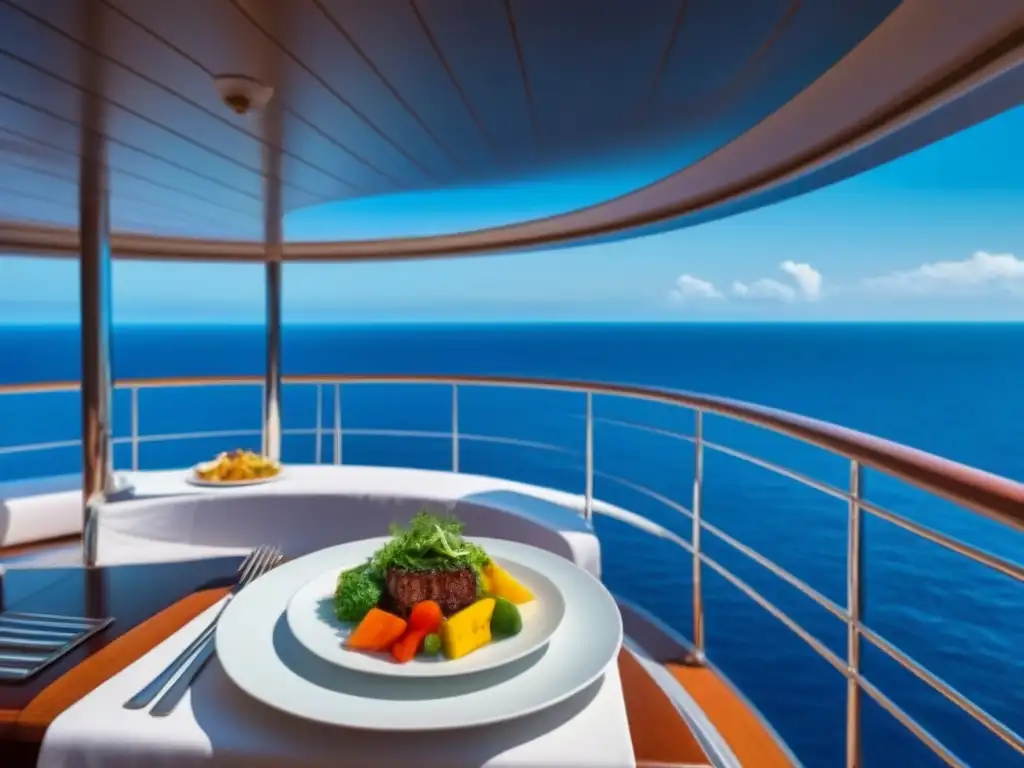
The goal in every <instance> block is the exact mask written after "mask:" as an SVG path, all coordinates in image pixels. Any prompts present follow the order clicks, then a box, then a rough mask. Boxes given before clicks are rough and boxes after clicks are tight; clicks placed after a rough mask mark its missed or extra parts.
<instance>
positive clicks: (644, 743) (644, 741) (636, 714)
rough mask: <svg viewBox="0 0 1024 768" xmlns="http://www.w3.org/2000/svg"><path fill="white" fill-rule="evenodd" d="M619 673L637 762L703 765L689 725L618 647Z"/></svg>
mask: <svg viewBox="0 0 1024 768" xmlns="http://www.w3.org/2000/svg"><path fill="white" fill-rule="evenodd" d="M619 676H620V677H621V678H622V694H623V697H624V698H625V701H626V714H627V716H628V717H629V732H630V736H631V738H632V740H633V754H634V755H635V756H636V760H637V764H638V765H641V764H643V763H655V764H673V763H682V764H686V765H706V764H707V763H708V757H707V755H705V754H704V750H703V749H702V748H701V746H700V744H699V743H698V741H697V739H696V737H695V736H694V735H693V732H692V731H691V730H690V727H689V725H687V723H686V721H685V720H683V718H682V717H681V716H680V714H679V711H678V710H677V709H676V707H675V705H674V704H673V703H672V701H671V699H669V697H668V696H667V695H666V694H665V692H664V691H663V690H661V688H660V687H659V686H658V684H657V683H656V682H654V680H653V679H652V678H651V676H650V675H649V674H647V671H646V670H645V669H644V668H643V667H642V666H640V662H638V661H637V660H636V659H635V658H634V657H633V654H631V653H630V652H629V651H628V650H626V649H625V648H623V649H622V650H621V651H619Z"/></svg>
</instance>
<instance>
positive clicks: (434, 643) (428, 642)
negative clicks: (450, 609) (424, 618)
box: [423, 633, 441, 656]
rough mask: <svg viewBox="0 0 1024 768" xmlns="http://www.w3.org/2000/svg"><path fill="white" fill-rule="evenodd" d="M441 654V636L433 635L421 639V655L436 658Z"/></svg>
mask: <svg viewBox="0 0 1024 768" xmlns="http://www.w3.org/2000/svg"><path fill="white" fill-rule="evenodd" d="M439 653H441V636H440V635H438V634H436V633H434V634H429V635H427V636H426V637H425V638H423V655H424V656H437V655H438V654H439Z"/></svg>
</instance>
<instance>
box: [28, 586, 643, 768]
mask: <svg viewBox="0 0 1024 768" xmlns="http://www.w3.org/2000/svg"><path fill="white" fill-rule="evenodd" d="M215 610H216V606H215V607H213V608H211V609H209V610H208V611H206V612H205V613H204V614H202V615H200V616H199V617H197V618H196V619H195V620H193V621H192V622H191V623H189V624H188V625H186V626H185V627H184V628H183V629H182V630H181V631H179V632H177V633H176V634H175V635H173V636H172V637H170V638H168V639H167V640H166V641H164V642H163V643H162V644H160V645H159V646H157V647H156V648H154V649H153V650H152V651H151V652H150V653H148V654H146V655H145V656H143V657H142V658H141V659H139V660H138V661H137V662H135V663H134V664H132V665H131V666H129V667H128V668H127V669H125V670H123V671H122V672H121V673H120V674H118V675H115V676H114V677H113V678H111V679H110V680H108V681H107V682H105V683H104V684H103V685H101V686H100V687H98V688H97V689H96V690H94V691H93V692H92V693H90V694H89V695H88V696H86V697H85V698H84V699H82V700H81V701H79V702H78V703H77V704H75V705H74V706H72V707H71V708H69V709H68V710H67V711H65V712H64V713H63V714H61V715H59V716H58V717H57V719H56V720H55V721H54V722H53V724H52V725H51V726H50V728H49V730H48V731H47V733H46V736H45V738H44V740H43V745H42V750H41V752H40V757H39V766H40V768H72V767H73V768H158V767H162V766H168V768H170V767H171V766H173V767H174V768H187V766H193V765H196V766H198V765H202V766H218V767H220V766H238V767H239V768H243V767H244V768H266V767H267V766H282V767H284V766H288V767H289V768H304V767H305V766H328V765H329V766H340V767H343V768H344V767H347V766H352V768H373V767H374V766H410V767H411V768H419V767H420V766H438V768H441V767H442V766H443V768H460V767H462V766H466V767H468V766H493V767H498V766H507V767H508V768H513V767H515V768H519V767H522V766H538V767H543V768H555V767H556V766H581V767H587V768H591V767H593V768H598V767H599V766H607V767H608V768H620V767H625V766H629V767H632V766H635V764H636V763H635V760H634V757H633V749H632V745H631V742H630V734H629V724H628V721H627V718H626V709H625V703H624V700H623V695H622V685H621V682H620V679H619V673H618V668H617V666H615V665H612V667H611V668H610V669H609V670H608V672H607V673H606V674H605V676H604V677H603V679H602V680H599V681H598V682H597V683H595V684H594V685H593V686H591V687H590V688H589V689H587V690H585V691H583V692H581V693H580V694H577V695H576V696H574V697H573V698H571V699H569V700H568V701H565V702H562V703H561V704H558V705H555V706H554V707H551V708H549V709H547V710H544V711H542V712H539V713H536V714H534V715H531V716H529V717H526V718H523V719H519V720H515V721H510V722H508V723H503V724H500V725H495V726H485V727H481V728H470V729H465V730H462V731H458V732H444V733H441V732H439V733H425V734H389V733H371V732H365V731H355V730H348V729H341V728H331V727H327V726H321V725H318V724H314V723H308V722H305V721H301V720H298V719H295V718H291V717H289V716H287V715H284V714H281V713H278V712H275V711H274V710H271V709H269V708H267V707H265V706H264V705H262V704H260V703H258V702H256V701H254V700H252V699H250V698H249V697H248V696H246V695H245V694H244V693H242V692H241V691H239V690H238V689H237V688H235V686H234V685H233V684H232V683H231V681H230V680H229V679H228V678H227V676H226V675H225V673H224V670H223V668H222V667H221V666H220V663H219V662H218V661H217V659H216V658H213V659H212V660H211V661H210V663H209V664H208V665H207V668H206V669H205V670H204V671H203V673H202V675H200V677H199V680H198V681H197V682H196V684H195V685H194V687H193V689H192V690H191V691H190V692H189V693H188V694H186V696H185V698H184V699H183V700H182V701H181V703H180V704H179V705H178V708H177V709H176V710H175V711H174V712H173V713H172V714H171V715H170V716H168V717H166V718H154V717H150V715H149V714H148V713H147V712H146V711H145V710H136V711H129V710H126V709H124V708H123V707H122V706H121V705H122V704H123V703H124V701H125V700H126V699H128V698H129V697H130V696H131V695H133V694H134V693H135V692H136V691H137V690H138V689H139V688H141V687H142V686H143V685H144V684H145V683H146V682H148V681H149V680H150V679H152V677H153V676H154V675H156V674H157V673H158V672H159V671H160V670H161V669H163V668H164V666H165V665H166V664H168V663H169V662H170V661H171V660H172V659H173V658H174V657H175V656H176V655H177V654H178V653H179V652H180V651H181V650H182V649H183V648H184V647H185V646H186V645H187V644H188V643H189V642H191V640H192V639H193V638H194V637H196V636H197V635H198V634H199V633H200V632H201V630H202V628H203V627H204V626H206V624H207V622H208V621H209V620H210V618H211V617H212V615H213V613H214V611H215Z"/></svg>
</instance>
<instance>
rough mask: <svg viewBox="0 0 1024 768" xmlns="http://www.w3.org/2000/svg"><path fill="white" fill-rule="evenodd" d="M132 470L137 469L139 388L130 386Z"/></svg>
mask: <svg viewBox="0 0 1024 768" xmlns="http://www.w3.org/2000/svg"><path fill="white" fill-rule="evenodd" d="M131 393H132V472H138V471H139V388H138V387H132V388H131Z"/></svg>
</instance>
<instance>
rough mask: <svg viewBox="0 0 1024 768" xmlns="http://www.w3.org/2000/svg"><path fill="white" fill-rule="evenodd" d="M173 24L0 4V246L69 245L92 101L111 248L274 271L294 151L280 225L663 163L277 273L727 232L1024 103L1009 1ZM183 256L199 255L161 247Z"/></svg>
mask: <svg viewBox="0 0 1024 768" xmlns="http://www.w3.org/2000/svg"><path fill="white" fill-rule="evenodd" d="M584 6H585V7H586V10H587V12H586V13H581V8H583V7H584ZM166 9H167V6H166V3H164V2H162V0H131V2H129V1H128V0H61V1H59V2H48V3H35V2H30V1H29V0H2V2H0V247H3V248H4V249H5V250H8V251H12V252H45V253H64V254H72V253H75V252H77V233H76V231H75V229H76V226H77V222H78V215H79V214H78V190H77V187H78V176H79V167H80V162H81V161H80V158H79V147H80V144H81V134H82V130H83V129H82V122H83V113H84V110H85V104H86V102H87V101H89V100H92V101H93V102H96V103H99V104H100V105H101V106H102V125H101V126H100V128H101V130H102V132H103V133H104V134H105V135H106V136H107V143H108V149H107V152H108V163H109V168H110V184H109V188H110V193H111V217H112V229H113V231H114V232H115V233H116V234H117V236H116V237H115V238H114V240H113V247H114V250H115V253H117V254H118V255H121V256H135V257H150V258H158V257H169V256H177V257H187V256H190V255H191V256H193V257H196V258H232V259H251V260H261V259H263V258H264V254H263V247H262V244H261V243H260V242H259V241H260V238H261V237H262V235H263V231H264V229H263V228H264V207H263V203H264V193H263V190H264V185H265V183H266V182H267V175H268V171H267V170H266V169H267V167H268V166H267V165H266V162H265V158H264V156H265V155H266V154H268V153H279V155H280V161H281V170H280V177H279V179H280V184H281V194H282V200H283V208H284V211H285V212H286V213H287V212H289V211H295V210H299V209H304V208H308V207H310V206H315V205H318V204H322V203H327V202H338V201H344V200H351V199H356V198H362V197H370V196H381V195H389V194H394V193H401V192H408V191H414V190H435V189H444V188H454V187H467V186H473V185H482V184H489V185H490V184H500V183H504V182H514V181H521V180H524V179H541V178H550V177H551V176H552V175H553V174H560V173H561V174H570V175H571V173H572V171H573V169H578V168H580V167H582V166H583V165H590V166H593V165H594V164H604V165H607V167H609V168H614V167H621V165H622V164H623V163H635V162H648V163H657V164H659V165H658V167H659V168H661V167H662V166H663V167H664V176H665V178H664V179H663V180H661V181H658V182H656V183H653V184H651V185H649V186H646V187H644V188H642V189H640V190H636V191H633V192H630V193H627V194H624V195H622V196H620V197H617V198H615V199H613V200H610V201H607V202H605V203H599V204H597V205H593V206H589V207H586V208H583V209H580V210H577V211H572V212H569V213H566V214H561V215H558V216H553V217H550V218H547V219H543V220H538V221H534V222H524V223H519V224H513V225H509V226H506V227H498V228H493V229H488V230H481V231H477V232H466V233H455V234H453V235H450V236H444V235H442V236H432V237H422V238H401V239H390V238H389V239H385V240H375V241H349V242H343V243H329V244H328V243H319V244H317V243H306V244H301V243H291V244H290V245H289V246H288V247H287V248H286V250H285V254H284V255H285V258H292V259H315V258H382V257H396V256H429V255H439V254H445V253H447V254H454V253H475V252H482V251H492V250H502V249H512V248H520V249H521V248H528V247H539V246H543V245H549V244H553V243H562V242H580V241H593V240H600V239H601V238H605V237H611V236H618V235H619V234H620V233H622V232H633V233H636V232H649V231H655V230H658V229H662V228H665V227H670V226H680V225H683V224H691V223H695V222H699V221H703V220H706V219H708V218H713V217H716V216H721V215H725V214H729V213H733V212H735V211H737V210H741V209H743V208H744V207H751V206H754V205H759V204H762V203H764V202H767V201H769V200H771V199H776V198H779V197H784V196H786V195H790V194H794V193H797V192H801V191H806V189H808V188H813V187H814V186H818V185H821V184H824V183H828V182H830V181H833V180H835V179H836V178H841V177H843V176H845V175H849V174H851V173H856V172H858V171H860V170H863V169H864V168H867V167H870V166H872V165H875V164H877V163H879V162H884V161H886V160H888V159H890V158H891V157H893V156H895V155H897V154H902V153H904V152H907V151H911V150H912V149H914V148H916V147H917V146H920V145H921V144H924V143H928V142H930V141H933V140H934V139H936V138H938V137H940V136H941V135H944V134H945V133H948V132H951V131H953V130H957V129H959V128H961V127H963V126H964V125H966V124H970V123H971V122H976V121H978V120H982V119H984V118H986V117H988V116H990V115H991V114H995V113H997V112H998V111H1001V110H1002V109H1005V108H1007V107H1008V106H1010V105H1012V104H1017V103H1019V102H1020V101H1021V99H1022V98H1024V74H1022V71H1024V67H1022V66H1020V64H1021V61H1022V60H1024V10H1022V6H1021V4H1020V3H1019V2H1017V1H1016V0H989V1H988V2H986V3H984V4H982V5H980V6H978V7H977V8H972V13H971V14H970V17H969V18H965V17H964V16H963V14H962V12H961V11H962V6H961V4H960V3H959V2H957V0H907V1H906V2H903V3H898V2H896V0H860V1H858V2H854V1H853V0H842V1H841V2H840V1H837V2H831V3H809V2H801V0H758V2H739V3H725V4H723V3H719V2H715V0H654V1H652V2H645V3H642V4H639V5H638V4H636V3H630V2H624V1H623V0H600V1H598V2H589V3H585V4H584V3H580V2H576V1H575V0H556V1H554V2H546V3H526V2H513V0H504V1H502V0H483V1H481V0H450V1H449V2H445V3H429V2H424V1H423V0H412V1H411V2H406V1H405V0H381V1H380V2H374V3H357V2H345V1H344V0H294V2H289V3H287V4H285V3H263V2H257V1H256V0H178V2H176V3H175V4H174V13H167V12H166ZM232 73H241V74H245V75H250V76H253V77H256V78H258V79H259V80H260V81H262V82H265V83H268V84H271V85H272V86H273V87H274V91H275V93H274V96H273V98H272V99H271V101H270V104H269V106H268V107H267V109H266V110H265V114H248V115H243V116H239V115H235V114H234V113H232V112H231V111H230V110H228V109H227V108H226V107H225V106H224V105H223V104H222V103H221V101H220V98H219V96H218V93H217V91H216V89H215V87H214V83H213V79H214V77H215V76H217V75H221V74H232ZM883 73H884V76H883ZM940 107H941V109H940ZM271 114H272V115H273V119H272V120H271V119H268V116H269V115H271ZM940 118H941V119H940ZM269 124H273V125H274V126H275V127H274V128H272V129H268V125H269ZM659 173H660V172H659ZM273 180H275V181H276V177H274V179H273ZM129 234H135V235H148V236H151V238H152V237H154V236H155V237H156V238H157V239H156V240H155V241H154V240H152V239H147V238H146V237H141V238H138V237H137V238H135V239H132V238H130V237H129ZM171 237H181V238H189V240H188V241H184V242H179V241H173V242H172V241H162V240H160V239H159V238H171ZM211 240H218V241H224V240H228V241H231V242H230V243H228V244H227V245H225V244H224V243H221V244H220V246H219V247H214V246H213V245H211V244H210V243H209V242H208V241H211ZM197 241H199V242H197ZM203 242H206V247H205V248H204V247H203V246H202V245H201V243H203Z"/></svg>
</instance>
